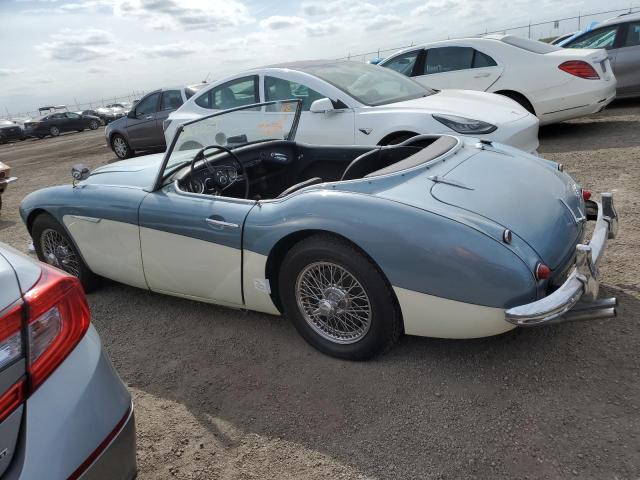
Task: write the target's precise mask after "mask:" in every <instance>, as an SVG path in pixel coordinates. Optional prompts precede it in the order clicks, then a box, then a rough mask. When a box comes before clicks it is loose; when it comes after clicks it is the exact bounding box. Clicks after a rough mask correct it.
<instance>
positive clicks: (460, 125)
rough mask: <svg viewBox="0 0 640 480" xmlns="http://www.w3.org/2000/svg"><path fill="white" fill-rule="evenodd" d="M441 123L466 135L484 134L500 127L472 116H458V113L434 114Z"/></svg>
mask: <svg viewBox="0 0 640 480" xmlns="http://www.w3.org/2000/svg"><path fill="white" fill-rule="evenodd" d="M432 116H433V118H435V119H436V120H437V121H439V122H440V123H441V124H443V125H445V126H447V127H449V128H450V129H451V130H453V131H454V132H457V133H462V134H464V135H474V134H477V135H484V134H486V133H491V132H495V131H496V130H497V129H498V127H496V126H495V125H491V124H490V123H487V122H483V121H481V120H473V119H471V118H464V117H458V116H456V115H435V114H434V115H432Z"/></svg>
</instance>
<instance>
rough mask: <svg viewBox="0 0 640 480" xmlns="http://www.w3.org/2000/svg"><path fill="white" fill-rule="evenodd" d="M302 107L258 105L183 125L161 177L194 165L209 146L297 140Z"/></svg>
mask: <svg viewBox="0 0 640 480" xmlns="http://www.w3.org/2000/svg"><path fill="white" fill-rule="evenodd" d="M301 103H302V102H301V101H300V100H282V101H274V102H265V103H255V104H252V105H246V106H243V107H238V108H232V109H229V110H224V111H222V112H217V113H214V114H212V115H207V116H206V117H202V118H199V119H197V120H191V121H189V122H186V123H184V124H183V125H182V126H181V127H178V130H177V132H176V135H175V137H174V139H173V141H172V143H171V145H170V147H169V150H168V151H167V153H166V155H165V161H164V162H163V163H164V164H165V165H164V168H163V173H162V177H164V176H166V175H168V174H169V173H171V172H172V171H173V170H175V168H176V167H177V166H178V165H183V164H186V163H188V162H191V160H193V158H194V157H195V155H196V154H197V153H198V152H199V151H200V150H201V149H202V148H204V147H207V146H211V145H220V146H222V147H226V148H229V149H232V148H237V147H240V146H242V145H246V144H248V143H256V142H260V141H264V140H273V139H278V140H283V139H284V140H294V139H295V134H296V129H297V126H298V121H299V120H300V111H301Z"/></svg>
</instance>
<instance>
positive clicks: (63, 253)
mask: <svg viewBox="0 0 640 480" xmlns="http://www.w3.org/2000/svg"><path fill="white" fill-rule="evenodd" d="M40 244H41V247H42V255H43V257H44V261H45V262H46V263H48V264H49V265H53V266H54V267H58V268H60V269H62V270H64V271H65V272H67V273H70V274H71V275H74V276H76V277H77V276H79V275H80V263H79V261H78V256H77V255H76V253H75V251H74V250H73V248H72V247H71V245H69V242H67V240H66V239H65V238H64V237H63V236H62V235H60V233H58V232H57V231H55V230H53V229H50V228H48V229H46V230H45V231H44V232H42V236H41V237H40Z"/></svg>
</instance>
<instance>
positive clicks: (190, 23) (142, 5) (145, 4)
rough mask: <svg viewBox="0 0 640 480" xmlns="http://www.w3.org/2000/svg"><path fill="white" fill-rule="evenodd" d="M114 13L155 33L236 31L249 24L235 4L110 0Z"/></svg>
mask: <svg viewBox="0 0 640 480" xmlns="http://www.w3.org/2000/svg"><path fill="white" fill-rule="evenodd" d="M113 1H114V2H115V3H114V9H113V11H114V13H115V14H116V15H118V16H120V17H122V18H132V19H137V20H140V21H143V22H145V23H146V24H147V26H149V27H151V28H154V29H157V30H194V29H199V30H209V31H218V30H221V29H223V28H229V27H237V26H239V25H242V24H245V23H248V22H250V21H251V19H250V17H249V11H248V9H247V7H245V6H244V4H242V3H240V2H239V1H237V0H113Z"/></svg>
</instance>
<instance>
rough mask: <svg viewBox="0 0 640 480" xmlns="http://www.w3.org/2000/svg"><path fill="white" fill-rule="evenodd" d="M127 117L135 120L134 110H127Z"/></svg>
mask: <svg viewBox="0 0 640 480" xmlns="http://www.w3.org/2000/svg"><path fill="white" fill-rule="evenodd" d="M127 117H128V118H133V119H134V120H135V118H136V111H135V110H129V113H127Z"/></svg>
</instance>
